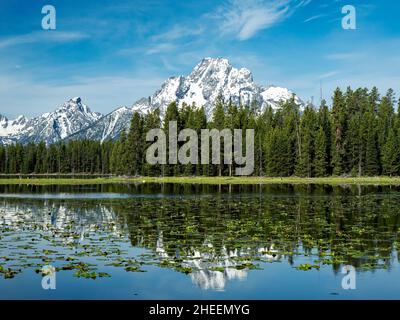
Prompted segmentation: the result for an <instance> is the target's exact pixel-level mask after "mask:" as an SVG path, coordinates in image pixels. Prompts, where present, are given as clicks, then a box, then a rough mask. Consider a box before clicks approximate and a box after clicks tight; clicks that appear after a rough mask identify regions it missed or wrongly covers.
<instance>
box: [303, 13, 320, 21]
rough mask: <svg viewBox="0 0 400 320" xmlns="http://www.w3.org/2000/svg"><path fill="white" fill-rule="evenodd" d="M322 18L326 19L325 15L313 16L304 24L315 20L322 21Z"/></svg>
mask: <svg viewBox="0 0 400 320" xmlns="http://www.w3.org/2000/svg"><path fill="white" fill-rule="evenodd" d="M322 17H325V15H324V14H317V15H315V16H312V17H310V18H308V19H306V20H304V21H303V22H310V21H314V20H317V19H320V18H322Z"/></svg>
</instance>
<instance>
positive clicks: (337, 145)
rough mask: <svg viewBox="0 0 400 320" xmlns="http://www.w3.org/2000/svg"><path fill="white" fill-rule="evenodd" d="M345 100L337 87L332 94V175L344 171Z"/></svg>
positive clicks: (345, 166) (345, 167)
mask: <svg viewBox="0 0 400 320" xmlns="http://www.w3.org/2000/svg"><path fill="white" fill-rule="evenodd" d="M346 112H347V110H346V102H345V98H344V96H343V93H342V91H341V90H340V89H339V88H337V89H336V90H335V92H334V95H333V105H332V122H333V123H332V124H333V150H332V167H333V174H334V175H341V174H344V173H346V170H347V164H346V154H345V137H346V130H347V116H346Z"/></svg>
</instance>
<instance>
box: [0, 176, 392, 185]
mask: <svg viewBox="0 0 400 320" xmlns="http://www.w3.org/2000/svg"><path fill="white" fill-rule="evenodd" d="M13 177H15V175H13ZM131 183H172V184H210V185H229V184H232V185H259V184H263V185H272V184H304V185H307V184H317V185H400V177H351V178H350V177H349V178H347V177H346V178H344V177H326V178H299V177H284V178H279V177H134V178H127V177H97V178H73V177H72V176H71V178H56V177H55V178H53V177H51V178H41V177H37V176H30V177H29V178H28V177H27V176H25V177H22V176H21V178H4V175H3V176H2V177H1V176H0V185H91V184H92V185H98V184H131Z"/></svg>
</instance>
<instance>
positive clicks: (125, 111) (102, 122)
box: [67, 107, 134, 142]
mask: <svg viewBox="0 0 400 320" xmlns="http://www.w3.org/2000/svg"><path fill="white" fill-rule="evenodd" d="M133 113H134V111H133V110H132V109H131V108H127V107H121V108H119V109H117V110H115V111H113V112H111V113H109V114H107V115H105V116H104V117H102V118H101V119H99V120H98V121H97V122H95V123H93V124H92V125H90V126H88V127H87V128H84V129H83V130H80V131H78V132H76V133H74V134H72V135H70V136H69V137H68V138H67V140H79V139H93V140H100V141H101V142H103V141H105V140H107V139H116V138H118V137H119V135H120V134H121V132H122V131H123V130H125V131H127V130H128V129H129V125H130V121H131V118H132V116H133Z"/></svg>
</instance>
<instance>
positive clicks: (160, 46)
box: [146, 42, 175, 54]
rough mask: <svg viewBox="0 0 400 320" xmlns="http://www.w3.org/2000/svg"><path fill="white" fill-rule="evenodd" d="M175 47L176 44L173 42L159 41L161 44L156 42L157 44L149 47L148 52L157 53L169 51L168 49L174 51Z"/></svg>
mask: <svg viewBox="0 0 400 320" xmlns="http://www.w3.org/2000/svg"><path fill="white" fill-rule="evenodd" d="M174 49H175V45H174V44H172V43H169V42H166V43H159V44H156V45H155V46H153V47H151V48H149V49H147V50H146V54H156V53H162V52H168V51H172V50H174Z"/></svg>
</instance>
